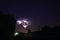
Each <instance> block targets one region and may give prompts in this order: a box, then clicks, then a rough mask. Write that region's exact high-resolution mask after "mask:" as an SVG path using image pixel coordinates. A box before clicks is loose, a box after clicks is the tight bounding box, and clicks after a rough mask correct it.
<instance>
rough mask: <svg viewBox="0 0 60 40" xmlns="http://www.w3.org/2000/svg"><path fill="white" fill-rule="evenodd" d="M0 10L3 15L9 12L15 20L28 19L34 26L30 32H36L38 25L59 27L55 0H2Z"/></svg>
mask: <svg viewBox="0 0 60 40" xmlns="http://www.w3.org/2000/svg"><path fill="white" fill-rule="evenodd" d="M0 10H2V11H3V12H4V14H8V12H11V13H12V14H14V15H15V18H16V20H17V19H18V18H21V17H30V18H31V21H32V24H33V23H34V24H35V25H34V26H33V27H31V30H32V29H34V30H38V27H37V26H38V25H45V24H48V25H51V26H53V25H54V26H56V25H57V26H59V25H60V2H59V1H57V0H53V1H52V0H42V1H35V0H34V1H31V0H30V1H26V0H25V1H20V0H10V1H9V0H2V1H0ZM35 26H36V27H35Z"/></svg>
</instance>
